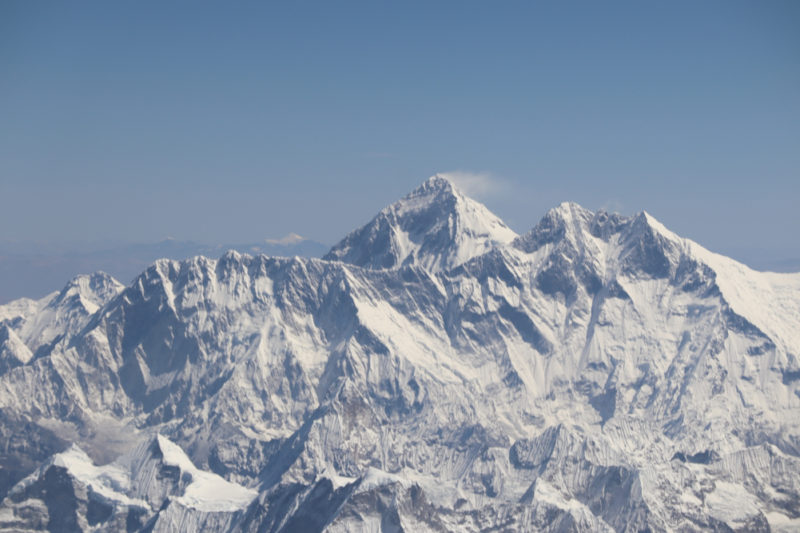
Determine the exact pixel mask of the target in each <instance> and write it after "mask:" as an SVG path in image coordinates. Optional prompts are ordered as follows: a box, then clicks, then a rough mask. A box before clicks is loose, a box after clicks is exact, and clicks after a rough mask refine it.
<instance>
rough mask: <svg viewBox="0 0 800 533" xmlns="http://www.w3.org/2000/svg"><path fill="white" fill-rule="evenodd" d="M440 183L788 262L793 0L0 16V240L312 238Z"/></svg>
mask: <svg viewBox="0 0 800 533" xmlns="http://www.w3.org/2000/svg"><path fill="white" fill-rule="evenodd" d="M446 171H460V172H462V173H464V174H462V175H461V176H462V181H464V180H466V181H467V182H469V183H470V184H471V187H469V188H471V189H474V191H475V192H476V193H477V196H478V197H479V199H481V200H483V201H484V202H485V203H486V204H487V205H488V206H489V207H490V208H491V209H492V210H493V211H495V212H496V213H497V214H498V215H500V216H501V217H502V218H504V219H505V220H506V221H507V222H508V223H509V224H510V225H511V226H512V227H513V228H514V229H516V230H517V231H520V232H522V231H526V230H527V229H529V228H530V227H531V226H533V225H534V224H535V223H536V221H538V219H539V218H540V217H541V216H542V214H543V213H544V212H545V211H546V210H547V209H548V208H550V207H553V206H555V205H557V204H558V203H560V202H561V201H564V200H573V201H577V202H578V203H580V204H582V205H584V206H585V207H588V208H590V209H598V208H601V207H605V208H607V209H611V210H618V211H620V212H622V213H625V214H631V213H634V212H637V211H640V210H642V209H646V210H647V211H649V212H650V213H652V214H653V215H654V216H655V217H656V218H658V219H660V220H661V221H662V222H664V223H665V224H666V225H667V226H668V227H670V228H671V229H673V230H674V231H676V232H678V233H679V234H682V235H684V236H688V237H690V238H693V239H695V240H697V241H699V242H700V243H701V244H703V245H705V246H706V247H709V248H711V249H712V250H716V251H721V252H725V253H729V254H733V255H734V256H737V255H738V257H739V258H742V259H745V260H746V259H747V254H751V255H752V254H753V253H755V252H754V250H760V249H763V250H764V251H766V252H768V253H777V254H787V255H794V256H797V255H800V254H798V251H800V208H798V201H799V200H800V2H796V1H792V0H789V1H785V2H777V1H748V2H739V1H729V0H725V1H719V2H715V1H702V2H696V1H691V2H641V1H635V2H594V1H592V2H588V1H587V2H571V1H566V2H560V1H559V2H556V1H547V2H536V3H534V2H505V1H504V2H488V1H484V2H466V1H454V2H443V1H442V2H438V1H433V2H430V1H426V2H391V3H389V2H379V1H370V2H358V3H356V2H314V3H312V2H258V3H256V2H253V3H248V2H237V3H233V2H142V1H136V2H125V3H123V2H105V1H103V2H71V3H68V2H29V1H19V2H14V1H4V2H0V241H6V242H7V241H40V242H78V241H119V242H125V241H156V240H160V239H162V238H164V237H166V236H172V237H175V238H178V239H193V240H197V241H201V242H252V241H258V240H261V239H264V238H267V237H280V236H282V235H284V234H286V233H288V232H290V231H293V232H297V233H300V234H302V235H304V236H307V237H309V238H313V239H316V240H320V241H323V242H329V243H332V242H334V241H336V240H338V238H340V237H341V236H343V235H344V234H345V233H347V232H348V231H350V230H351V229H353V228H355V227H356V226H358V225H360V224H362V223H364V222H366V221H367V220H368V219H369V218H370V217H371V216H372V215H373V214H374V213H376V212H377V211H378V210H379V209H380V208H382V207H383V206H384V205H386V204H388V203H390V202H391V201H393V200H395V199H396V198H398V197H400V196H402V195H403V194H405V193H406V192H408V191H409V190H411V189H413V188H414V187H415V186H416V185H417V184H419V183H420V182H422V181H423V180H424V179H425V178H427V177H428V176H430V175H431V174H434V173H436V172H446ZM474 174H477V175H478V177H470V176H472V175H474ZM464 176H466V178H464Z"/></svg>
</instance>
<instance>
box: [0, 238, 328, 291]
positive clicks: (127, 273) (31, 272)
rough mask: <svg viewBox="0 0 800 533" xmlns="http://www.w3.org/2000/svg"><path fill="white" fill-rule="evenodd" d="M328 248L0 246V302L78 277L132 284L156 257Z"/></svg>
mask: <svg viewBox="0 0 800 533" xmlns="http://www.w3.org/2000/svg"><path fill="white" fill-rule="evenodd" d="M328 248H329V246H327V245H324V244H322V243H319V242H315V241H312V240H309V239H305V238H303V237H301V236H299V235H297V234H294V233H292V234H289V235H287V236H286V237H284V238H283V239H274V240H273V239H267V240H265V241H264V242H260V243H251V244H218V245H210V244H200V243H196V242H190V241H177V240H174V239H165V240H163V241H161V242H158V243H153V244H126V245H114V246H101V245H95V246H92V245H83V246H75V247H56V246H47V245H35V244H16V245H12V244H0V304H3V303H7V302H9V301H11V300H14V299H17V298H23V297H27V298H40V297H42V296H44V295H45V294H47V293H49V292H51V291H52V290H53V288H54V287H59V286H61V285H63V284H64V283H65V282H66V281H67V280H69V279H71V278H73V277H75V276H77V275H79V274H88V273H91V272H97V271H102V272H107V273H108V274H110V275H111V276H113V277H114V278H116V279H119V280H122V281H125V282H128V281H130V280H132V279H133V278H134V277H136V276H137V275H138V274H139V273H140V272H141V271H142V270H144V269H145V268H147V266H148V265H150V264H151V263H153V261H155V260H156V259H162V258H165V259H178V260H180V259H188V258H190V257H194V256H197V255H205V256H207V257H219V256H220V255H222V254H223V253H225V252H226V251H227V250H236V251H238V252H241V253H250V254H267V255H271V256H276V257H292V256H295V255H299V256H301V257H321V256H322V255H323V254H324V253H325V252H327V251H328Z"/></svg>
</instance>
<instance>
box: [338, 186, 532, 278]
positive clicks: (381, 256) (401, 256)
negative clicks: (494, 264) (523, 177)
mask: <svg viewBox="0 0 800 533" xmlns="http://www.w3.org/2000/svg"><path fill="white" fill-rule="evenodd" d="M516 237H517V234H516V233H514V232H513V231H512V230H511V229H510V228H509V227H508V226H506V225H505V223H503V221H502V220H500V219H499V218H497V217H496V216H495V215H494V214H493V213H492V212H490V211H489V210H488V209H486V207H484V206H483V205H482V204H480V203H478V202H476V201H475V200H473V199H471V198H468V197H466V196H464V195H463V194H462V193H461V192H460V191H459V190H458V189H456V187H455V186H454V185H453V184H452V183H451V182H450V181H449V180H448V179H446V178H444V177H441V176H439V175H436V176H433V177H431V178H430V179H428V180H427V181H426V182H425V183H423V184H422V185H421V186H420V187H419V188H417V189H415V190H414V191H413V192H411V193H410V194H409V195H408V196H406V197H405V198H403V199H402V200H399V201H397V202H395V203H393V204H392V205H390V206H389V207H387V208H385V209H384V210H382V211H381V212H380V213H378V215H377V216H376V217H375V218H373V219H372V220H371V221H370V222H369V224H367V225H366V226H364V227H362V228H359V229H357V230H355V231H354V232H352V233H351V234H350V235H348V236H347V237H345V238H344V240H342V241H341V242H340V243H339V244H337V245H335V246H334V247H333V248H332V249H331V251H330V252H328V254H327V255H325V256H324V257H323V258H324V259H326V260H330V261H336V260H338V261H344V262H346V263H351V264H353V265H358V266H361V267H366V268H396V267H399V266H408V265H419V266H422V267H425V268H426V269H428V270H431V271H440V270H449V269H451V268H454V267H456V266H458V265H460V264H462V263H464V262H465V261H467V260H469V259H471V258H472V257H475V256H477V255H480V254H482V253H484V252H487V251H488V250H490V249H491V248H492V247H493V246H495V245H496V244H507V243H509V242H511V241H513V240H514V239H515V238H516Z"/></svg>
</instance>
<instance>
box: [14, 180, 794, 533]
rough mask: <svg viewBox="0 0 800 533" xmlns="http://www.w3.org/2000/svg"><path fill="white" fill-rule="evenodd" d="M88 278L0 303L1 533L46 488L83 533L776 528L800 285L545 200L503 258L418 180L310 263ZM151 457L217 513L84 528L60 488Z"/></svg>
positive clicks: (789, 522)
mask: <svg viewBox="0 0 800 533" xmlns="http://www.w3.org/2000/svg"><path fill="white" fill-rule="evenodd" d="M103 279H104V281H103V282H102V283H101V282H95V283H82V282H77V283H73V284H71V285H70V286H68V288H67V289H65V291H62V293H61V294H64V295H66V294H72V296H70V297H67V298H61V297H60V295H59V296H55V295H54V296H50V297H48V298H46V299H45V300H43V301H41V302H30V301H23V302H13V303H12V304H9V305H7V306H2V307H0V321H2V323H0V434H2V436H3V438H4V440H3V442H6V441H7V442H8V443H9V444H8V446H7V447H6V449H5V450H3V451H2V454H3V455H2V456H1V457H0V460H2V463H0V464H2V466H3V470H2V481H3V483H4V485H3V486H2V488H3V493H4V494H5V493H7V494H5V500H4V501H3V503H2V505H0V523H3V524H6V525H8V524H22V523H26V524H33V522H20V521H21V520H23V519H24V517H25V516H36V517H38V518H37V520H39V521H38V522H36V524H39V526H37V527H43V528H46V527H48V525H47V524H48V523H49V522H47V520H46V517H47V516H50V514H48V513H51V512H52V511H49V507H48V505H50V504H49V503H47V502H48V500H47V499H46V498H45V496H43V494H44V492H42V491H41V490H39V489H34V488H31V487H48V486H50V485H48V484H52V487H61V488H63V490H64V491H66V492H69V490H67V489H68V488H69V487H72V489H70V490H72V493H74V495H72V496H64V498H58V502H62V501H66V502H73V503H65V504H63V505H71V506H72V507H74V509H75V510H74V513H73V514H74V515H75V516H76V519H75V520H76V522H75V523H76V524H79V526H80V527H83V528H86V527H89V526H91V527H98V528H100V529H108V530H111V529H117V528H118V526H120V524H122V522H121V520H123V519H124V520H128V518H127V517H128V516H130V513H131V512H133V511H131V509H134V508H135V509H140V510H138V511H135V513H139V514H138V515H137V516H138V517H139V518H137V520H138V522H131V524H132V525H130V528H132V529H133V530H136V529H137V528H143V527H148V526H146V525H147V524H151V525H152V524H160V525H159V527H165V528H167V527H168V526H167V524H173V525H174V524H179V523H184V524H195V525H197V524H204V526H203V527H206V528H212V529H223V530H227V529H237V530H253V531H256V530H258V531H319V530H323V529H325V530H329V531H353V530H356V531H358V530H363V531H368V530H369V531H372V530H376V531H377V530H381V531H383V530H386V531H393V530H396V531H400V530H406V531H424V530H431V531H453V530H457V531H465V530H466V531H480V530H485V529H491V528H500V529H504V528H505V529H512V530H552V531H562V530H569V529H577V530H587V531H588V530H592V531H602V530H616V531H626V530H631V531H633V530H636V531H638V530H641V529H645V528H650V529H651V530H663V529H680V528H690V529H697V528H712V529H714V528H716V529H725V528H726V527H729V528H732V529H734V530H736V529H742V530H759V529H763V530H767V529H768V528H770V527H771V528H772V529H778V530H779V529H781V528H786V529H787V530H791V529H792V528H796V527H797V526H798V525H800V505H799V504H798V502H800V459H799V458H798V457H799V456H800V428H798V424H800V417H799V416H797V415H798V413H800V392H799V391H800V361H798V355H799V354H800V327H799V326H798V324H800V275H797V274H770V273H761V272H755V271H752V270H750V269H748V268H747V267H745V266H743V265H740V264H738V263H736V262H734V261H732V260H730V259H727V258H724V257H721V256H718V255H716V254H713V253H711V252H708V251H706V250H704V249H703V248H701V247H700V246H698V245H697V244H695V243H693V242H691V241H688V240H685V239H682V238H680V237H678V236H676V235H675V234H673V233H671V232H670V231H669V230H667V229H666V228H664V227H663V226H662V225H661V224H660V223H659V222H658V221H656V220H655V219H654V218H653V217H652V216H650V215H649V214H647V213H641V214H638V215H636V216H633V217H623V216H620V215H616V214H608V213H604V212H598V213H593V212H590V211H588V210H585V209H583V208H581V207H580V206H577V205H575V204H562V205H561V206H559V207H557V208H555V209H553V210H551V211H550V212H548V213H547V214H546V215H545V217H544V218H543V219H542V221H541V222H540V223H539V224H537V226H536V227H535V228H533V229H532V230H531V231H530V232H529V233H527V234H525V235H522V236H517V235H516V234H514V233H513V232H512V231H511V230H510V229H508V228H507V227H506V226H505V225H504V224H503V223H502V222H501V221H500V220H499V219H497V217H495V216H494V215H492V214H491V213H490V212H489V211H488V210H487V209H486V208H485V207H483V206H481V205H480V204H478V203H477V202H475V201H473V200H470V199H468V198H466V197H465V196H464V195H463V194H462V193H460V192H459V191H458V190H457V189H456V188H455V187H454V186H453V185H452V184H451V183H449V182H447V181H446V180H444V179H443V178H439V177H434V178H432V179H431V180H429V181H427V182H426V183H425V184H423V185H422V186H421V187H420V188H419V189H417V190H416V191H414V192H412V193H411V194H410V195H409V196H407V197H406V198H404V199H403V200H400V201H399V202H398V203H396V204H393V205H392V206H390V207H388V208H386V209H384V210H383V211H382V212H381V213H380V214H379V215H378V216H377V217H376V218H375V219H374V220H373V221H372V222H370V223H369V224H368V225H367V226H365V227H364V228H361V229H359V230H356V231H355V232H353V233H351V234H350V235H349V236H348V237H346V238H345V239H344V240H343V241H342V243H340V244H338V245H336V246H335V247H334V248H333V249H332V250H331V252H330V253H329V254H328V255H327V256H326V257H325V258H324V259H322V260H318V259H299V258H294V259H279V258H270V257H266V256H257V257H252V256H248V255H240V254H237V253H228V254H226V255H224V256H223V257H221V258H220V259H219V260H210V259H206V258H203V257H197V258H195V259H192V260H188V261H183V262H175V261H168V260H162V261H158V262H156V263H155V264H154V265H152V266H151V267H150V268H148V269H147V270H146V271H145V272H143V273H142V274H141V275H140V276H139V277H138V278H137V279H136V280H134V282H133V283H132V284H131V285H130V286H129V287H126V288H123V287H121V286H119V285H118V284H117V283H116V282H114V281H113V280H108V279H105V278H103ZM70 287H72V288H70ZM70 291H72V292H71V293H70ZM56 302H60V303H56ZM87 302H89V303H91V305H88V304H87ZM54 308H57V309H58V311H53V309H54ZM34 324H35V327H34V326H33V325H34ZM34 331H40V332H46V334H45V333H42V334H33V333H31V332H34ZM156 434H160V435H163V436H164V437H155V436H154V435H156ZM20 435H25V437H24V438H21V437H20ZM167 438H168V439H170V440H169V441H167V440H166V439H167ZM153 439H155V440H153ZM159 439H162V440H159ZM170 441H171V442H170ZM154 442H155V445H157V446H156V447H158V446H160V444H159V443H164V446H167V447H168V448H170V449H171V450H173V452H174V454H178V452H180V453H184V452H185V453H186V454H187V457H188V458H191V459H188V458H187V459H186V461H188V463H187V462H183V460H181V461H182V462H181V464H183V465H184V467H185V468H184V470H185V471H189V470H191V469H194V470H191V472H193V473H192V476H194V477H193V479H194V478H198V477H204V476H216V477H214V479H215V480H217V481H215V482H214V483H216V484H213V483H212V484H211V485H209V486H212V487H222V486H223V485H221V483H228V484H230V487H228V486H227V485H225V487H228V488H226V489H225V490H221V489H220V490H216V489H214V490H211V492H210V494H212V496H209V497H208V499H207V500H204V501H206V503H208V505H212V504H213V502H214V501H215V499H219V502H221V503H220V508H218V509H216V510H214V511H213V512H212V513H211V514H209V512H208V510H207V509H206V510H204V509H198V508H196V507H192V506H191V505H183V504H182V503H181V502H185V501H186V500H185V498H187V496H186V494H187V492H186V491H187V490H189V489H187V486H182V485H180V483H178V485H174V484H173V485H170V483H171V482H168V479H167V478H168V476H167V477H164V479H165V480H167V481H159V482H158V483H155V484H154V485H153V484H148V485H147V486H153V487H156V488H155V489H153V490H154V491H155V493H154V494H157V496H158V498H162V500H160V501H162V502H163V501H166V500H164V498H168V499H169V501H170V502H173V503H170V504H168V505H167V506H166V507H164V508H163V509H162V508H161V504H158V502H156V501H155V499H153V498H155V496H152V495H151V496H152V497H151V496H147V495H143V494H144V493H141V494H140V493H134V492H131V491H130V490H128V491H126V490H124V489H119V487H117V486H115V487H117V488H115V489H114V490H117V492H119V493H120V494H124V495H125V497H126V498H129V499H134V500H135V499H140V500H143V501H147V502H149V503H148V504H147V506H139V507H136V506H132V504H130V502H128V503H124V502H123V501H122V500H121V499H117V500H114V499H113V498H112V499H110V500H109V499H108V498H107V499H105V500H103V502H104V503H103V505H105V506H106V507H103V508H102V509H103V511H102V512H100V511H97V507H96V506H95V507H92V509H94V510H90V504H91V501H93V500H92V498H91V494H95V493H102V491H103V490H105V489H104V488H103V487H106V485H103V483H105V481H103V480H104V479H106V477H107V476H106V477H103V475H101V474H97V475H94V474H93V476H88V477H87V476H83V477H81V476H80V475H77V474H75V469H72V470H70V468H67V467H64V466H63V465H61V466H59V464H60V463H59V461H61V462H62V463H63V462H64V461H65V460H64V459H63V458H64V457H72V458H75V457H78V456H79V455H80V461H78V462H79V463H80V464H83V465H90V466H91V468H94V469H100V470H102V469H104V468H107V467H103V466H97V465H102V464H106V465H108V464H112V465H116V466H114V468H122V470H124V471H125V472H126V474H125V476H127V477H126V478H125V479H130V480H136V479H144V478H142V476H145V477H147V476H150V477H147V479H151V478H152V476H151V475H150V474H147V472H151V471H152V468H151V466H147V465H150V464H151V463H148V462H147V461H140V460H131V459H130V457H131V456H134V457H143V456H147V454H146V453H145V452H144V451H143V450H147V449H149V448H147V446H148V445H149V446H151V447H152V446H153V443H154ZM172 442H174V443H175V444H172ZM71 443H74V444H76V445H77V446H79V447H80V451H78V448H69V449H68V447H69V446H70V444H71ZM142 443H145V444H142ZM147 443H150V444H147ZM166 443H168V444H166ZM142 446H144V448H142ZM172 447H174V448H172ZM162 448H163V446H162ZM64 450H67V451H64ZM180 450H183V452H181V451H180ZM58 453H61V455H57V454H58ZM171 453H172V452H171ZM54 454H56V455H54ZM64 454H66V455H64ZM87 454H88V455H87ZM51 456H53V457H55V458H56V459H53V458H52V457H51ZM48 457H51V458H50V459H48ZM59 457H61V458H62V459H58V458H59ZM76 461H77V459H76ZM67 462H68V461H67ZM41 464H43V465H45V466H39V465H41ZM70 464H72V463H70ZM12 465H18V466H13V467H12ZM120 465H124V466H120ZM188 465H191V469H190V468H189V466H188ZM194 465H197V467H195V466H194ZM58 468H62V469H64V468H66V470H65V471H62V470H59V469H58ZM86 469H89V466H86ZM100 470H97V471H100ZM92 471H93V472H94V471H95V470H92ZM48 472H50V473H49V474H48ZM211 472H213V474H212V473H211ZM201 474H202V475H201ZM48 476H49V477H48ZM137 476H138V477H137ZM23 478H24V479H23ZM156 478H158V476H157V475H156ZM223 478H224V480H223ZM159 479H161V478H159ZM181 479H182V478H181ZM209 479H210V478H209ZM131 483H132V485H131V486H134V485H136V486H137V487H138V486H139V482H134V481H131ZM148 483H149V482H148ZM181 483H182V482H181ZM119 486H121V485H119ZM64 487H67V488H64ZM75 487H78V488H75ZM232 487H238V488H232ZM61 488H59V489H58V490H62V489H61ZM106 488H107V487H106ZM118 489H119V490H118ZM229 489H230V490H229ZM52 490H55V489H52ZM52 490H51V491H50V492H49V493H52ZM137 490H138V489H137ZM148 490H149V489H148ZM37 491H38V492H37ZM87 491H88V492H87ZM236 491H245V492H238V494H242V495H245V494H246V495H248V496H247V497H248V498H249V500H248V501H247V502H245V501H244V500H245V499H247V498H244V496H243V497H242V499H241V500H237V501H239V502H240V503H241V505H239V506H238V507H235V508H234V507H232V506H229V507H225V505H223V504H224V502H225V501H227V500H225V497H226V493H227V492H231V493H232V494H233V493H237V492H236ZM248 491H252V492H248ZM66 492H65V494H66ZM72 493H70V494H72ZM86 494H89V496H86ZM148 494H149V493H148ZM214 494H219V495H218V496H213V495H214ZM250 496H252V497H250ZM148 498H150V499H148ZM158 498H156V499H158ZM182 498H183V499H182ZM137 501H138V500H137ZM59 505H61V503H59ZM91 505H94V504H91ZM33 508H37V509H40V511H41V512H39V513H38V514H36V513H33V514H31V513H32V511H31V512H29V511H25V509H28V510H30V509H33ZM42 509H48V512H47V513H45V511H43V510H42ZM108 509H111V510H110V511H109V510H108ZM25 513H28V514H25ZM98 513H99V514H98ZM89 515H91V516H92V517H93V518H91V520H90V518H89ZM70 516H72V515H70ZM98 517H100V518H102V517H106V518H104V519H103V520H101V519H100V518H98ZM92 520H94V522H92ZM209 520H211V521H209ZM15 521H16V522H15ZM87 524H88V525H87ZM126 524H127V522H126ZM137 524H138V525H137ZM8 527H11V526H8ZM20 527H21V526H20ZM126 527H128V526H127V525H126Z"/></svg>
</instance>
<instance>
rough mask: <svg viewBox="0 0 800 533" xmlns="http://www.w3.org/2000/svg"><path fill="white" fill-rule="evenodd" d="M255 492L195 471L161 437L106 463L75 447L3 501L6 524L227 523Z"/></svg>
mask: <svg viewBox="0 0 800 533" xmlns="http://www.w3.org/2000/svg"><path fill="white" fill-rule="evenodd" d="M257 495H258V492H257V491H255V490H252V489H247V488H245V487H242V486H240V485H237V484H235V483H230V482H228V481H225V480H224V479H223V478H221V477H220V476H218V475H216V474H212V473H210V472H204V471H202V470H199V469H197V468H196V467H195V466H194V464H192V462H191V460H190V459H189V458H188V457H187V456H186V455H185V454H184V452H183V450H182V449H181V448H180V447H179V446H178V445H176V444H174V443H172V442H170V441H169V440H167V439H166V438H164V437H162V436H160V435H159V436H156V437H155V438H152V439H148V440H146V441H144V442H143V443H142V444H141V445H139V446H137V447H136V448H135V449H134V450H133V451H131V452H130V453H128V454H125V455H123V456H122V457H120V458H119V459H117V460H116V461H114V462H113V463H110V464H106V465H103V466H97V465H96V464H95V463H94V462H93V461H92V460H91V459H90V458H89V456H88V455H86V453H85V452H84V451H83V450H81V449H80V448H79V447H78V446H76V445H73V446H71V447H70V448H69V449H67V450H66V451H64V452H62V453H59V454H56V455H55V456H53V457H52V458H51V459H49V460H48V461H47V462H45V464H44V465H42V466H41V467H39V468H38V469H37V470H36V471H35V472H34V473H33V474H31V475H30V476H28V477H27V478H26V479H24V480H22V481H21V482H20V483H18V484H17V485H16V486H15V487H14V488H13V489H12V490H11V491H10V492H9V494H8V496H7V497H6V499H5V500H4V502H3V504H2V506H0V528H9V529H43V528H45V527H47V528H48V529H51V530H53V529H56V530H65V531H67V530H72V531H77V530H86V529H101V530H104V531H118V530H122V529H127V530H132V529H133V530H136V529H139V528H145V529H146V530H148V531H174V530H175V528H176V527H177V528H178V529H181V530H186V528H187V527H192V528H193V527H194V526H197V527H204V526H210V527H213V528H220V529H229V528H231V527H232V526H233V524H234V523H235V521H236V520H237V518H240V516H241V514H242V513H241V511H243V510H244V509H246V508H247V506H248V505H249V504H250V503H251V502H252V501H253V500H254V499H255V498H256V496H257Z"/></svg>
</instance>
